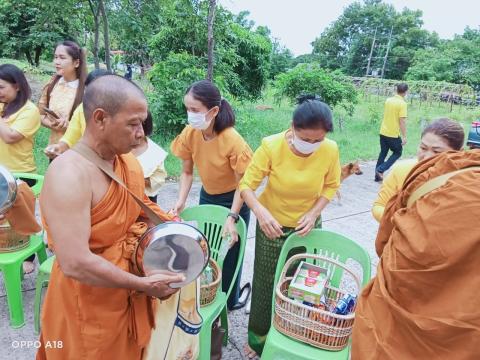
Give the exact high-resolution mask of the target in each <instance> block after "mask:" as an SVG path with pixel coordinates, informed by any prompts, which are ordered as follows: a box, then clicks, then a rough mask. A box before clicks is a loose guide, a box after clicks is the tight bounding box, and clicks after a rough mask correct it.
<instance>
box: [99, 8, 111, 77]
mask: <svg viewBox="0 0 480 360" xmlns="http://www.w3.org/2000/svg"><path fill="white" fill-rule="evenodd" d="M97 1H98V9H99V11H100V13H101V14H102V23H103V45H104V46H105V64H106V65H107V70H108V71H112V64H111V62H110V36H109V33H108V17H107V11H106V10H105V4H104V2H103V0H97Z"/></svg>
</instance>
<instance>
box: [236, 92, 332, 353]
mask: <svg viewBox="0 0 480 360" xmlns="http://www.w3.org/2000/svg"><path fill="white" fill-rule="evenodd" d="M332 130H333V123H332V112H331V111H330V108H329V107H328V105H327V104H325V103H323V102H321V101H319V100H318V99H317V98H316V97H315V96H313V95H306V96H302V97H300V98H299V105H298V106H297V108H296V109H295V111H294V113H293V121H292V126H291V128H290V129H288V130H286V131H284V132H282V133H279V134H275V135H272V136H269V137H266V138H264V139H263V140H262V144H261V145H260V147H259V148H258V149H257V151H255V154H254V156H253V159H252V162H251V163H250V165H249V167H248V168H247V171H246V172H245V175H244V176H243V179H242V181H241V182H240V186H239V189H240V191H241V195H242V198H243V199H244V200H245V202H246V203H247V205H248V206H249V207H250V209H252V211H253V213H254V214H255V216H256V217H257V230H256V236H255V263H254V274H253V289H252V290H253V292H252V303H251V311H250V320H249V325H248V342H249V344H248V345H247V346H246V349H245V352H246V355H247V357H248V358H253V357H255V356H256V355H257V354H258V355H260V354H261V352H262V350H263V345H264V341H265V338H266V335H267V333H268V330H269V328H270V322H271V316H270V315H271V307H272V300H271V299H272V291H273V280H274V276H275V268H276V265H277V259H278V256H279V255H280V251H281V249H282V246H283V243H284V242H285V239H286V238H287V237H288V236H289V235H290V234H291V233H293V232H295V231H297V232H298V233H299V234H300V235H306V234H308V233H309V232H310V230H311V229H313V228H314V227H319V226H320V214H321V212H322V210H323V209H324V208H325V206H326V205H327V204H328V202H329V201H330V199H331V198H332V197H333V196H334V195H335V193H336V192H337V190H338V188H339V186H340V161H339V153H338V148H337V144H336V143H335V142H334V141H332V140H329V139H327V138H325V136H326V134H327V133H328V132H330V131H332ZM266 177H268V182H267V185H266V187H265V190H264V191H263V192H262V194H261V195H260V197H259V198H258V199H257V197H256V195H255V190H257V188H258V187H259V186H260V184H261V183H262V181H263V179H264V178H266Z"/></svg>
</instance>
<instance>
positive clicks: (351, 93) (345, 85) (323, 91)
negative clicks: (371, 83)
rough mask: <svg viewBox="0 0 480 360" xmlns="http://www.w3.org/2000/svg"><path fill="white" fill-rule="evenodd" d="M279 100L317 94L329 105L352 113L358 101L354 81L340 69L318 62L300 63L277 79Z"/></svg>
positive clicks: (276, 86)
mask: <svg viewBox="0 0 480 360" xmlns="http://www.w3.org/2000/svg"><path fill="white" fill-rule="evenodd" d="M275 89H276V94H275V97H276V98H277V100H281V99H282V98H283V97H287V98H288V99H289V100H290V101H291V102H294V101H295V100H296V98H297V97H298V96H299V95H301V94H316V95H319V96H320V97H321V98H322V100H323V101H324V102H325V103H327V104H328V105H330V106H332V107H335V106H340V107H342V108H344V109H345V110H347V111H348V112H349V113H350V114H351V113H352V112H353V105H354V104H355V103H356V102H357V92H356V90H355V87H354V86H353V84H352V82H351V81H350V80H349V79H348V78H347V77H346V76H345V75H343V74H342V73H341V72H340V71H338V70H336V71H329V70H325V69H322V68H321V66H320V64H318V63H310V64H299V65H297V66H296V67H295V68H293V69H292V70H290V71H287V72H286V73H283V74H279V75H278V76H277V79H276V81H275Z"/></svg>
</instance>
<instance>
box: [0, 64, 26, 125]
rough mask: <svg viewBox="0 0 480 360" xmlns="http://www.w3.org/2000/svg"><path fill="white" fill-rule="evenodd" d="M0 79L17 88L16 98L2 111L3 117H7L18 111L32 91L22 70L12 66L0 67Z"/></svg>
mask: <svg viewBox="0 0 480 360" xmlns="http://www.w3.org/2000/svg"><path fill="white" fill-rule="evenodd" d="M0 79H2V80H3V81H6V82H8V83H10V84H12V85H16V86H17V87H18V92H17V96H16V97H15V99H14V100H13V101H12V102H10V103H8V104H7V106H5V107H4V109H3V114H2V116H3V117H8V116H10V115H12V114H15V113H16V112H17V111H18V110H20V109H21V108H22V107H23V106H24V105H25V103H26V102H27V101H28V99H30V96H31V95H32V91H31V90H30V85H28V82H27V79H26V78H25V75H24V74H23V72H22V70H20V69H19V68H18V67H16V66H15V65H12V64H4V65H0Z"/></svg>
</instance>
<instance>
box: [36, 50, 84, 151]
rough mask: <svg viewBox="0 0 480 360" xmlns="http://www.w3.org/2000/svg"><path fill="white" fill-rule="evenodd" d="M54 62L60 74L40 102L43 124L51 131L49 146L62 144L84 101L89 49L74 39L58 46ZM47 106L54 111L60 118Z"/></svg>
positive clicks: (45, 88)
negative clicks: (74, 113)
mask: <svg viewBox="0 0 480 360" xmlns="http://www.w3.org/2000/svg"><path fill="white" fill-rule="evenodd" d="M53 63H54V65H55V69H56V74H55V75H54V76H53V77H52V79H51V80H50V82H49V83H48V84H47V85H46V86H45V87H44V89H43V92H42V95H41V97H40V100H39V102H38V107H39V109H40V114H41V115H42V125H43V126H45V127H47V128H49V129H50V130H51V132H50V137H49V142H48V143H49V145H52V144H56V143H58V141H59V140H60V138H61V137H62V135H63V134H64V133H65V130H66V129H67V127H68V123H69V121H70V120H71V118H72V115H73V112H74V111H75V109H76V108H77V107H78V105H79V104H80V103H81V102H82V97H83V91H84V88H85V77H86V76H87V67H86V60H85V50H84V49H82V48H80V46H78V44H76V43H75V42H73V41H64V42H62V43H60V44H58V45H57V47H56V49H55V57H54V61H53ZM45 108H48V109H50V110H52V111H53V112H54V113H55V114H56V115H57V116H58V119H57V118H55V117H54V116H53V115H51V114H49V113H47V112H46V111H45ZM47 155H48V152H47Z"/></svg>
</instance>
